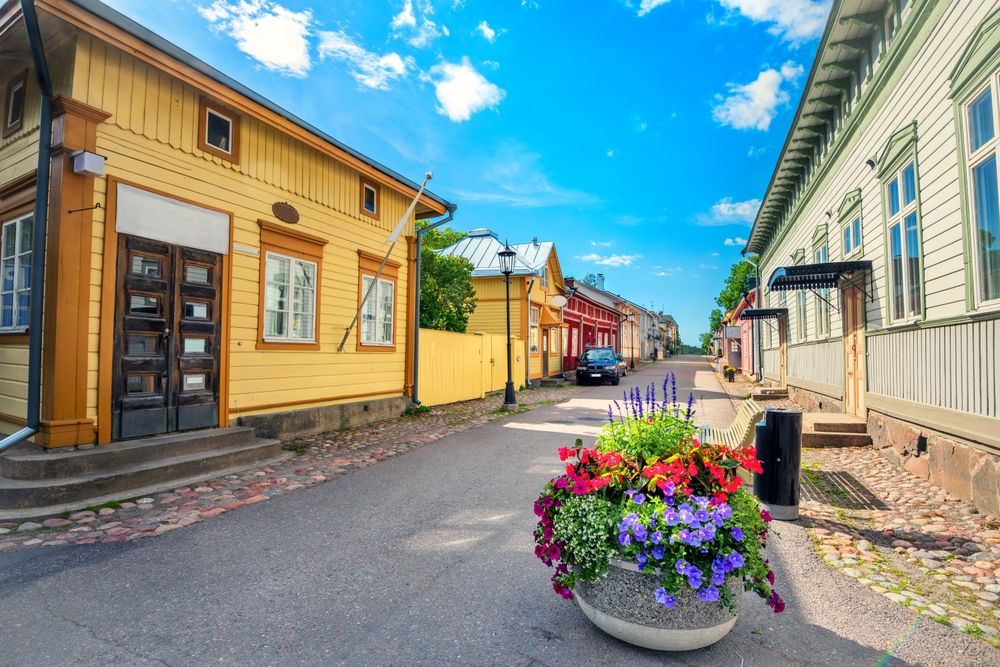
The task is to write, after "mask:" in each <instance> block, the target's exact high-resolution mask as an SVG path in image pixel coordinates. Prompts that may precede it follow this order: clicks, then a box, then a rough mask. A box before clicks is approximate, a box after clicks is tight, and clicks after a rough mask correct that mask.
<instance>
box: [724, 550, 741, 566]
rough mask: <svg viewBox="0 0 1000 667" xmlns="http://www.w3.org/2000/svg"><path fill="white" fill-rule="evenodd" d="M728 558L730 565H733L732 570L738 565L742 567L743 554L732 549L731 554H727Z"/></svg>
mask: <svg viewBox="0 0 1000 667" xmlns="http://www.w3.org/2000/svg"><path fill="white" fill-rule="evenodd" d="M728 560H729V563H730V565H732V566H733V569H734V570H735V569H736V568H738V567H743V554H741V553H740V552H739V551H734V552H732V553H731V554H729V556H728Z"/></svg>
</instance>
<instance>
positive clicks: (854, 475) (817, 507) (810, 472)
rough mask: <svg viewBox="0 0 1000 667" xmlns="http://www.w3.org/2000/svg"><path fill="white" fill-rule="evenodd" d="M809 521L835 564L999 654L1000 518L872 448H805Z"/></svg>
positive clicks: (805, 517) (822, 551)
mask: <svg viewBox="0 0 1000 667" xmlns="http://www.w3.org/2000/svg"><path fill="white" fill-rule="evenodd" d="M800 510H801V515H802V519H801V520H802V521H803V523H805V524H806V525H807V526H809V531H808V532H809V535H810V537H812V539H813V542H814V544H815V547H816V551H817V554H818V555H819V556H820V557H821V558H822V559H823V561H824V563H826V565H827V566H829V567H831V568H834V569H836V570H839V571H840V572H842V573H843V574H845V575H847V576H849V577H852V578H853V579H855V580H857V582H858V583H860V584H862V585H864V586H868V587H869V588H871V589H872V590H874V591H876V592H877V593H881V594H882V595H884V596H885V597H886V598H888V599H890V600H892V601H893V602H896V603H898V604H901V605H903V606H906V607H909V608H911V609H913V610H914V611H915V612H916V613H919V614H923V615H926V616H928V617H930V618H932V619H934V620H936V621H939V622H941V623H944V624H947V625H951V626H952V627H954V628H956V629H957V630H960V631H962V632H965V633H967V634H969V635H972V636H975V637H979V638H982V639H983V640H985V641H987V642H989V643H990V644H992V645H993V646H997V647H1000V633H998V627H1000V604H998V603H1000V520H998V519H997V517H994V516H990V515H986V514H981V513H979V512H978V510H977V509H976V508H975V507H974V506H973V505H971V504H970V503H967V502H964V501H961V500H959V499H957V498H954V497H952V496H950V495H949V494H948V492H947V491H944V490H943V489H939V488H938V487H936V486H934V485H932V484H930V483H929V482H925V481H923V480H921V479H919V478H917V477H914V476H913V475H911V474H910V473H909V472H907V471H906V470H904V469H903V468H901V467H899V466H897V465H895V464H894V463H892V462H890V461H888V460H887V459H885V458H883V457H882V456H880V455H879V454H878V452H876V451H875V450H874V449H872V448H855V447H851V448H826V449H806V450H804V451H803V460H802V500H801V504H800Z"/></svg>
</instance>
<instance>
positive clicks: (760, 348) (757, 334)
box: [740, 248, 764, 382]
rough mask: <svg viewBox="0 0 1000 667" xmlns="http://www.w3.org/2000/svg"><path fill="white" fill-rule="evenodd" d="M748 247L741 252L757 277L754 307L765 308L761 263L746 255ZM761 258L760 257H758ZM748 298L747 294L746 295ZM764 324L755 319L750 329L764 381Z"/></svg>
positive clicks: (756, 362) (757, 369) (760, 376)
mask: <svg viewBox="0 0 1000 667" xmlns="http://www.w3.org/2000/svg"><path fill="white" fill-rule="evenodd" d="M746 252H747V251H746V248H744V249H743V250H742V251H741V252H740V254H741V255H743V259H744V261H746V262H748V263H749V264H750V265H751V266H753V268H754V275H755V276H756V278H757V286H756V288H755V292H756V295H755V296H754V308H763V307H764V306H763V304H762V303H761V299H762V298H763V296H762V295H761V291H760V264H759V263H758V262H754V261H753V260H751V259H750V258H749V257H747V256H746ZM758 259H759V258H758ZM744 298H746V295H744ZM763 327H764V324H763V323H762V322H761V321H760V320H754V323H753V327H752V328H751V329H750V331H751V332H752V333H753V349H754V364H753V365H754V367H755V369H756V375H757V381H758V382H763V381H764V336H763V335H762V334H763V333H764V332H763Z"/></svg>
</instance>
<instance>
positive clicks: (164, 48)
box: [71, 0, 457, 210]
mask: <svg viewBox="0 0 1000 667" xmlns="http://www.w3.org/2000/svg"><path fill="white" fill-rule="evenodd" d="M71 2H73V4H76V5H78V6H80V7H82V8H83V9H85V10H87V11H88V12H90V13H91V14H93V15H94V16H97V17H98V18H100V19H102V20H104V21H107V22H108V23H110V24H112V25H114V26H115V27H117V28H120V29H122V30H124V31H125V32H127V33H129V34H130V35H132V36H133V37H135V38H136V39H139V40H142V41H143V42H145V43H146V44H149V45H150V46H151V47H153V48H154V49H156V50H157V51H161V52H163V53H165V54H167V55H168V56H170V57H171V58H174V59H176V60H178V61H180V62H182V63H184V64H185V65H187V66H189V67H191V68H192V69H194V70H197V71H198V72H200V73H201V74H204V75H205V76H207V77H209V78H211V79H213V80H214V81H216V82H218V83H220V84H222V85H223V86H225V87H227V88H230V89H232V90H234V91H236V92H237V93H239V94H240V95H242V96H244V97H246V98H247V99H249V100H251V101H253V102H255V103H257V104H259V105H261V106H262V107H264V108H266V109H268V110H269V111H272V112H273V113H276V114H278V115H279V116H281V117H283V118H285V119H286V120H288V121H290V122H292V123H294V124H296V125H298V126H299V127H301V128H302V129H304V130H306V131H307V132H309V133H311V134H314V135H316V136H317V137H319V138H320V139H322V140H323V141H325V142H327V143H329V144H331V145H333V146H335V147H337V148H338V149H340V150H342V151H344V152H345V153H348V154H349V155H351V156H353V157H355V158H357V159H358V160H361V161H362V162H364V163H365V164H367V165H369V166H370V167H372V168H374V169H376V170H378V171H380V172H382V173H383V174H384V175H385V176H388V177H389V178H391V179H392V180H394V181H398V182H399V183H402V184H404V185H406V186H409V187H411V188H413V189H414V190H418V189H419V188H420V184H419V183H415V182H413V181H411V180H410V179H408V178H406V177H405V176H403V175H402V174H400V173H399V172H397V171H394V170H392V169H390V168H389V167H387V166H385V165H384V164H382V163H380V162H377V161H376V160H373V159H372V158H370V157H368V156H367V155H364V154H363V153H360V152H358V151H357V150H355V149H353V148H351V147H350V146H348V145H347V144H344V143H342V142H340V141H338V140H337V139H335V138H333V137H332V136H330V135H329V134H327V133H325V132H323V131H322V130H320V129H319V128H317V127H316V126H314V125H311V124H309V123H307V122H306V121H304V120H302V119H301V118H299V117H298V116H296V115H295V114H293V113H292V112H290V111H288V110H287V109H284V108H282V107H280V106H278V105H277V104H275V103H274V102H272V101H271V100H269V99H267V98H266V97H264V96H263V95H260V94H259V93H256V92H254V91H253V90H251V89H250V88H248V87H246V86H244V85H243V84H242V83H240V82H239V81H236V80H235V79H233V78H231V77H229V76H227V75H225V74H223V73H222V72H220V71H219V70H217V69H215V68H214V67H212V66H211V65H209V64H208V63H206V62H205V61H203V60H200V59H199V58H196V57H195V56H193V55H191V54H190V53H188V52H187V51H185V50H184V49H182V48H180V47H179V46H177V45H176V44H174V43H173V42H169V41H167V40H166V39H164V38H163V37H161V36H160V35H157V34H156V33H155V32H153V31H151V30H149V29H148V28H145V27H144V26H142V25H141V24H139V23H137V22H135V21H133V20H132V19H130V18H129V17H127V16H125V15H124V14H122V13H120V12H118V11H116V10H114V9H112V8H111V7H108V6H107V5H105V4H104V3H103V2H99V1H98V0H71ZM424 194H425V195H426V196H427V197H429V198H430V199H433V200H434V201H436V202H438V203H439V204H441V205H442V206H444V207H445V208H446V209H448V210H454V209H455V208H457V207H456V206H455V204H452V203H451V202H449V201H448V200H446V199H444V198H442V197H439V196H438V195H435V194H434V193H432V192H430V191H429V190H424Z"/></svg>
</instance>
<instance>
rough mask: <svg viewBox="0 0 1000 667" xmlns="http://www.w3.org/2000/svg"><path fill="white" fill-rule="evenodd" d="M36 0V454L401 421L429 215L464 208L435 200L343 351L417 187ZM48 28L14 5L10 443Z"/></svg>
mask: <svg viewBox="0 0 1000 667" xmlns="http://www.w3.org/2000/svg"><path fill="white" fill-rule="evenodd" d="M34 4H35V7H36V8H37V16H38V24H39V27H40V31H39V32H40V36H41V42H42V44H43V45H44V55H45V59H46V61H47V66H48V71H49V73H50V77H51V87H52V89H53V94H54V97H53V99H52V116H53V122H52V128H53V131H52V146H53V148H52V154H51V163H50V164H51V187H50V191H49V195H48V207H47V208H48V216H47V238H48V242H47V251H46V272H45V283H44V286H45V304H44V327H43V331H42V334H43V335H42V348H43V351H44V352H43V358H42V364H41V367H42V371H41V372H42V377H41V387H42V393H41V421H40V428H39V432H38V433H37V435H36V436H35V442H36V443H37V444H40V445H43V446H45V447H64V446H72V445H89V444H93V443H97V444H106V443H111V442H115V441H118V440H125V439H130V438H136V437H141V436H150V435H155V434H161V433H169V432H174V431H184V430H187V429H199V428H205V427H219V426H227V425H231V424H238V423H243V424H250V425H253V426H256V427H257V428H258V429H259V430H260V431H263V432H267V433H272V434H278V433H289V432H303V431H309V430H319V429H323V428H329V427H339V426H340V425H341V424H342V423H344V420H345V419H346V417H345V415H348V416H350V417H351V419H354V417H358V418H366V419H367V418H372V417H377V416H384V415H388V414H398V411H399V409H401V408H402V406H403V405H404V404H405V402H406V397H407V396H408V395H409V394H410V391H411V385H412V381H413V378H412V372H411V369H412V361H413V349H412V336H411V333H412V327H413V324H414V323H415V318H414V316H413V312H412V309H413V304H414V290H415V287H416V286H415V284H414V282H413V281H412V280H411V276H413V275H414V267H415V263H416V261H417V257H416V254H415V252H414V248H415V243H414V237H413V234H414V227H413V225H414V218H430V217H435V216H441V215H445V214H448V213H449V212H450V211H453V210H454V206H453V205H451V204H450V203H449V202H447V201H445V200H444V199H442V198H440V197H438V196H435V195H433V194H431V193H430V192H426V191H425V192H423V194H422V195H421V196H420V197H419V199H418V200H417V202H416V207H415V212H414V213H413V214H411V215H410V216H409V219H408V220H407V221H406V223H405V228H404V230H403V238H401V239H400V241H399V242H398V243H397V244H396V245H395V246H394V249H393V251H392V253H391V256H390V257H389V259H388V262H387V263H386V266H385V270H384V271H383V272H382V274H381V275H380V277H379V279H378V281H377V283H376V284H375V285H374V287H372V288H371V294H372V297H371V298H370V299H368V301H367V302H366V305H365V308H364V311H363V312H362V313H361V317H360V318H359V320H358V323H357V326H355V327H354V328H353V329H352V330H351V333H350V336H349V337H348V339H347V344H346V345H345V346H344V347H343V349H342V350H341V349H339V348H340V342H341V339H342V337H343V335H344V334H345V331H346V330H347V328H348V326H349V324H350V323H351V321H352V318H353V317H354V316H355V314H356V313H357V311H358V309H359V304H360V302H361V298H362V293H363V292H364V291H367V290H368V289H369V287H370V286H371V285H372V283H373V282H374V277H375V274H376V272H377V270H378V267H379V265H380V263H381V261H382V258H383V256H384V255H385V253H386V251H387V250H388V248H389V246H388V245H387V243H386V240H387V237H388V236H389V234H390V233H391V231H392V230H393V228H394V227H395V225H396V223H397V221H399V220H400V219H401V217H402V216H403V214H404V212H405V211H407V207H408V206H409V205H410V203H411V201H413V200H414V198H415V196H416V195H417V192H418V188H419V185H418V184H416V183H414V182H412V181H410V180H408V179H406V178H405V177H403V176H401V175H399V174H397V173H395V172H393V171H392V170H390V169H388V168H387V167H385V166H383V165H381V164H379V163H377V162H375V161H373V160H371V159H369V158H367V157H365V156H364V155H361V154H360V153H358V152H357V151H355V150H353V149H351V148H349V147H347V146H345V145H343V144H342V143H340V142H338V141H337V140H335V139H334V138H332V137H330V136H329V135H327V134H325V133H324V132H323V131H321V130H319V129H317V128H315V127H313V126H311V125H309V124H308V123H306V122H304V121H302V120H300V119H298V118H296V117H295V116H293V115H292V114H291V113H289V112H288V111H285V110H284V109H282V108H281V107H279V106H278V105H277V104H275V103H274V102H272V101H270V100H267V99H264V98H263V97H261V96H260V95H258V94H256V93H254V92H253V91H251V90H250V89H248V88H246V87H245V86H243V85H241V84H239V83H237V82H236V81H234V80H232V79H230V78H228V77H226V76H225V75H223V74H221V73H220V72H218V71H217V70H215V69H214V68H212V67H211V66H209V65H208V64H206V63H204V62H201V61H199V60H197V59H195V58H194V57H192V56H191V55H189V54H187V53H186V52H184V51H182V50H181V49H179V48H178V47H176V46H174V45H173V44H171V43H169V42H167V41H165V40H163V39H162V38H160V37H159V36H157V35H156V34H154V33H153V32H151V31H149V30H146V29H145V28H143V27H142V26H139V25H138V24H136V23H134V22H133V21H131V20H130V19H128V18H126V17H125V16H123V15H121V14H119V13H118V12H115V11H113V10H111V9H110V8H108V7H106V6H104V5H102V4H101V3H98V2H93V1H91V0H87V1H86V2H84V1H82V0H81V1H71V0H37V2H35V3H34ZM30 35H31V31H30V26H28V25H27V24H26V22H25V17H24V16H22V14H21V7H20V4H19V3H17V2H6V3H4V4H2V5H0V54H3V55H2V56H0V58H2V61H0V62H2V63H3V67H2V68H0V72H2V73H3V75H2V76H4V77H6V80H5V81H0V91H2V92H3V93H4V95H5V97H4V112H5V116H4V127H3V132H2V139H0V224H2V240H3V257H2V261H3V290H2V292H0V306H2V310H0V316H2V321H0V432H3V433H8V434H9V433H11V432H12V431H15V430H18V429H20V428H22V427H23V426H24V424H25V420H26V414H27V412H28V410H27V399H28V377H29V373H28V342H29V331H28V322H29V312H28V311H29V308H28V302H29V299H28V295H29V294H30V292H31V285H30V284H29V281H30V259H31V253H30V250H31V239H32V230H33V227H34V225H35V224H36V223H37V222H38V221H37V220H36V219H35V216H34V213H33V211H34V210H35V199H36V190H37V188H36V182H37V180H38V172H37V169H38V155H39V136H40V131H39V130H40V108H41V106H42V104H43V102H41V101H40V99H41V95H40V85H41V83H40V82H41V81H42V78H40V76H39V72H38V68H37V67H36V64H35V63H36V62H37V61H35V60H33V58H32V54H31V50H30V48H29V37H30ZM102 158H103V165H102V164H101V162H102V160H101V159H102ZM39 196H43V197H44V196H45V195H44V193H42V194H41V195H39ZM345 406H346V407H345Z"/></svg>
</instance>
